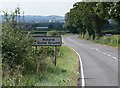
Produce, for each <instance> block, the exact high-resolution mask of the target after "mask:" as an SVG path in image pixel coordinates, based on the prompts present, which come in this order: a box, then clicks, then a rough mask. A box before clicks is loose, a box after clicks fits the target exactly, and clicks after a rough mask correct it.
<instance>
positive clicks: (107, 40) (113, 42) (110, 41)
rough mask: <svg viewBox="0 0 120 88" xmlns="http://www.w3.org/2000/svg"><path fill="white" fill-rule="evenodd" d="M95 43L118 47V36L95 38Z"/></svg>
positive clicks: (119, 41)
mask: <svg viewBox="0 0 120 88" xmlns="http://www.w3.org/2000/svg"><path fill="white" fill-rule="evenodd" d="M95 42H96V43H101V44H105V45H109V46H116V47H118V46H119V47H120V38H119V36H103V37H101V38H100V39H99V40H95Z"/></svg>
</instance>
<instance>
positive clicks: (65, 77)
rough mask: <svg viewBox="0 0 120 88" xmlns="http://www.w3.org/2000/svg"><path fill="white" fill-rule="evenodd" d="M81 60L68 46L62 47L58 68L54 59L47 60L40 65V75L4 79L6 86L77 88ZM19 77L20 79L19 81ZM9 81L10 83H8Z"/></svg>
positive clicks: (58, 58) (58, 57)
mask: <svg viewBox="0 0 120 88" xmlns="http://www.w3.org/2000/svg"><path fill="white" fill-rule="evenodd" d="M78 67H79V59H78V56H77V54H76V53H75V52H74V51H73V50H72V49H70V48H69V47H67V46H62V47H60V54H59V55H58V56H57V66H56V67H55V66H54V64H53V59H52V58H47V59H46V60H45V61H44V63H42V64H41V65H40V68H39V73H37V74H36V73H33V74H29V75H28V74H27V75H24V76H23V75H21V74H17V75H18V76H17V77H16V76H13V77H12V78H11V80H9V79H10V78H9V77H6V78H3V85H4V86H10V85H11V86H15V85H16V84H15V83H16V80H17V81H19V83H18V84H17V86H77V84H78V81H77V80H78V78H79V74H78ZM18 77H19V79H17V78H18ZM8 80H9V81H8Z"/></svg>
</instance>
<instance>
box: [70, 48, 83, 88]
mask: <svg viewBox="0 0 120 88" xmlns="http://www.w3.org/2000/svg"><path fill="white" fill-rule="evenodd" d="M70 48H71V47H70ZM71 49H72V50H73V51H74V52H75V53H76V54H77V55H78V57H79V62H80V71H81V80H82V86H83V87H84V86H85V79H84V72H83V63H82V59H81V57H80V55H79V53H78V52H77V51H76V50H75V49H73V48H71Z"/></svg>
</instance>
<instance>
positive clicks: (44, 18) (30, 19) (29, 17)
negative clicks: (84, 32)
mask: <svg viewBox="0 0 120 88" xmlns="http://www.w3.org/2000/svg"><path fill="white" fill-rule="evenodd" d="M1 19H2V20H3V21H4V19H3V17H2V15H0V20H1ZM20 19H21V21H22V22H23V17H22V16H21V18H20ZM24 19H25V22H63V21H64V17H63V16H56V15H50V16H32V15H25V16H24Z"/></svg>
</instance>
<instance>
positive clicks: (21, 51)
mask: <svg viewBox="0 0 120 88" xmlns="http://www.w3.org/2000/svg"><path fill="white" fill-rule="evenodd" d="M32 42H33V40H32V37H31V36H30V32H28V33H23V32H21V31H20V30H16V29H13V28H10V29H6V28H5V27H3V33H2V56H3V63H4V64H7V65H8V66H9V68H15V66H17V65H21V66H22V65H24V62H25V60H26V58H27V57H28V56H29V55H30V54H31V52H32V46H31V44H32Z"/></svg>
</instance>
